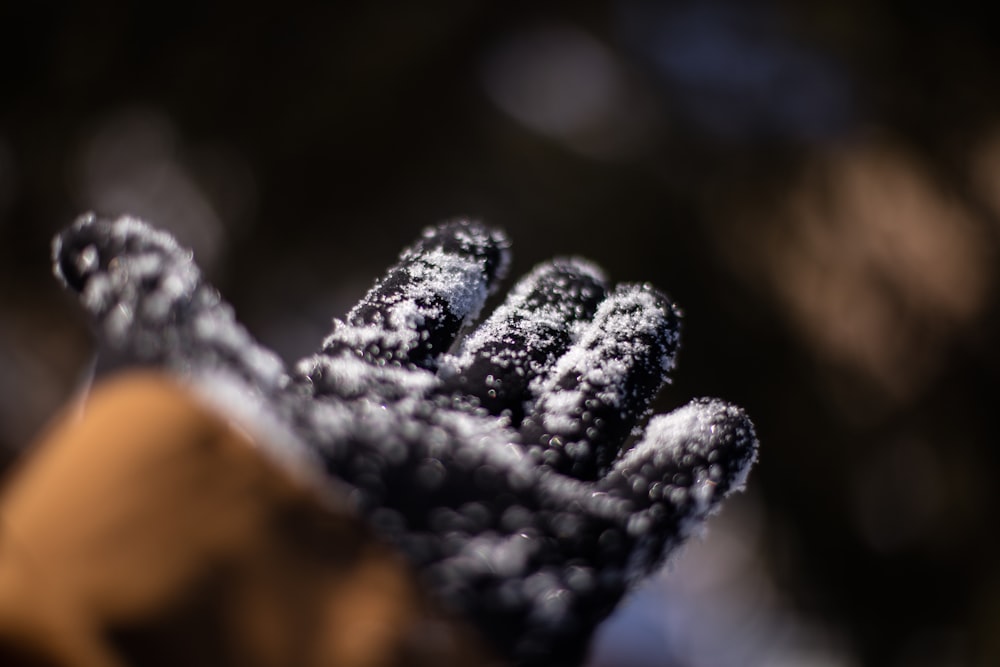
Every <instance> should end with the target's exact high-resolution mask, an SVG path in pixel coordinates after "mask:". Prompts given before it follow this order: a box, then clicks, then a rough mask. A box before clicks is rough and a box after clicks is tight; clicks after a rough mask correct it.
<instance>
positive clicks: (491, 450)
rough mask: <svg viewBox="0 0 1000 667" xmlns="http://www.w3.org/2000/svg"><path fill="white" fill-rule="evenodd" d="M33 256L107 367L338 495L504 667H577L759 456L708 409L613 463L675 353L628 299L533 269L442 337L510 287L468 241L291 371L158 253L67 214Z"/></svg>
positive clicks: (689, 409)
mask: <svg viewBox="0 0 1000 667" xmlns="http://www.w3.org/2000/svg"><path fill="white" fill-rule="evenodd" d="M54 254H55V262H56V273H57V275H58V276H60V277H61V279H62V280H63V281H64V282H65V284H66V285H67V286H68V287H70V288H71V289H73V290H75V291H76V292H78V293H79V295H80V299H81V301H82V303H83V305H84V308H85V309H86V310H87V312H88V313H89V314H90V315H91V316H92V317H93V319H94V322H95V324H96V327H97V331H98V333H99V339H100V342H101V345H102V348H103V353H104V354H106V355H112V356H114V357H115V358H116V359H117V360H119V361H125V362H127V363H133V364H151V365H157V366H161V367H163V368H166V369H168V370H170V371H172V372H174V373H176V374H177V375H179V376H180V377H182V378H184V379H186V380H187V381H188V382H189V383H190V385H191V386H192V387H193V388H194V389H196V390H197V391H198V392H199V393H201V394H202V395H203V396H206V397H207V398H208V399H209V400H212V401H214V402H215V403H216V404H217V405H219V406H220V407H222V409H224V410H227V411H228V412H229V413H230V414H232V415H234V416H235V417H237V418H238V419H239V420H241V421H242V423H243V424H244V425H245V426H247V427H248V428H250V429H251V430H253V431H255V432H256V433H257V434H258V435H260V436H261V437H260V440H261V441H262V442H265V443H270V447H271V449H272V450H273V453H276V454H277V455H278V456H279V457H280V458H281V460H282V461H283V462H284V463H286V464H288V465H291V466H295V467H296V469H297V470H298V471H299V472H300V473H301V474H303V475H308V476H309V479H311V480H313V481H315V480H316V479H320V480H321V483H322V484H324V485H325V487H326V488H333V489H335V490H336V492H337V493H336V494H335V495H337V496H338V497H340V498H343V499H345V500H346V502H348V503H350V505H351V506H352V508H353V509H354V510H355V511H356V512H358V513H359V514H360V515H361V516H363V517H364V518H365V519H366V520H367V521H368V522H369V523H370V524H371V525H372V526H373V528H374V529H375V530H376V532H377V533H378V534H379V535H381V536H382V537H383V538H384V539H386V540H387V541H389V542H390V543H392V544H393V545H395V546H396V548H397V549H398V550H399V551H400V552H401V553H402V554H404V555H405V556H406V557H407V558H408V559H409V561H410V562H411V563H412V565H413V566H414V568H415V571H416V572H418V573H419V575H420V578H421V580H422V581H423V583H424V584H425V586H426V587H427V589H428V590H429V591H430V592H431V593H432V594H433V595H434V596H435V597H436V599H437V600H439V601H440V603H441V604H442V605H444V607H445V608H447V609H449V610H450V611H452V612H454V613H456V614H458V615H460V616H462V617H464V618H466V619H468V620H469V621H470V622H471V623H472V625H473V626H474V627H475V628H476V629H477V630H478V631H479V632H480V633H481V635H482V636H483V638H484V639H486V640H487V642H488V643H489V644H490V645H491V646H492V648H493V649H494V650H495V652H496V653H497V655H500V656H502V657H503V658H505V659H508V660H510V661H511V662H513V663H515V664H521V665H573V664H578V663H579V662H580V661H581V660H582V658H583V655H584V653H585V650H586V646H587V643H588V642H587V640H588V639H589V637H590V635H591V634H592V631H593V630H594V628H595V627H596V625H597V624H598V623H599V622H600V621H601V620H602V619H603V618H605V617H606V616H607V615H608V614H609V613H610V612H611V610H612V609H613V608H614V606H615V605H616V604H617V603H618V601H619V600H620V599H621V597H622V595H623V594H624V593H625V592H626V591H627V590H628V589H629V587H630V586H632V585H634V584H635V583H636V582H638V581H639V580H641V579H642V578H643V577H645V576H647V575H648V574H650V573H651V572H653V571H655V570H656V569H657V568H658V567H659V566H660V565H661V564H662V562H663V561H664V559H665V558H666V557H667V555H668V554H669V553H670V552H671V551H672V550H673V549H674V548H676V547H677V545H678V544H680V542H681V541H682V540H683V539H684V538H685V537H686V536H688V535H689V534H690V533H691V532H692V531H694V530H695V529H696V528H697V527H698V526H699V525H700V523H701V522H702V521H703V520H704V519H705V518H706V517H707V516H708V515H709V514H710V513H711V512H712V511H713V510H714V509H715V508H716V507H717V506H718V504H719V502H720V501H721V500H722V499H723V498H724V497H725V496H726V495H728V494H729V493H730V492H732V491H734V490H736V489H739V488H740V487H741V486H742V485H743V483H744V481H745V479H746V476H747V473H748V471H749V469H750V467H751V465H752V463H753V461H754V459H755V457H756V449H757V442H756V436H755V435H754V430H753V426H752V424H751V423H750V421H749V420H748V419H747V417H746V415H745V414H744V413H743V412H742V411H741V410H740V409H739V408H737V407H734V406H732V405H728V404H726V403H724V402H722V401H719V400H713V399H698V400H695V401H692V402H691V403H689V404H687V405H685V406H683V407H681V408H678V409H677V410H674V411H673V412H671V413H669V414H666V415H661V416H657V417H654V418H653V419H652V420H651V421H649V423H648V425H647V426H646V427H645V429H644V431H642V432H641V435H640V437H639V438H638V439H637V441H636V444H634V445H633V446H632V447H631V448H629V449H627V450H624V451H623V445H624V443H625V441H626V439H627V438H628V436H629V435H630V433H632V432H633V430H636V429H637V426H638V425H641V422H642V421H643V420H644V419H645V417H646V416H647V414H648V412H649V405H650V402H651V401H652V399H653V398H654V396H655V395H656V393H657V391H658V390H659V389H660V387H661V386H662V385H663V383H664V382H666V381H667V373H668V372H669V371H670V370H672V368H673V365H674V356H675V353H676V351H677V348H678V344H679V339H680V329H679V311H678V310H677V308H676V307H675V306H674V304H673V303H671V301H670V300H669V299H668V298H667V297H666V296H665V295H663V294H662V293H661V292H658V291H657V290H655V289H653V288H652V287H650V286H648V285H619V286H617V287H615V288H608V287H607V285H606V281H605V278H604V276H603V274H602V272H601V271H600V270H599V269H598V268H597V267H595V266H594V265H592V264H590V263H588V262H586V261H582V260H576V259H570V260H556V261H552V262H549V263H545V264H542V265H540V266H539V267H537V268H536V269H535V270H534V271H532V272H531V273H529V274H528V275H527V276H525V277H524V278H522V279H521V280H520V282H518V283H517V284H516V285H515V286H514V288H513V289H512V290H511V292H510V293H509V295H508V297H507V299H506V301H505V302H504V303H503V304H502V305H501V306H500V307H499V308H497V310H496V311H495V312H494V313H493V314H492V315H490V316H489V317H488V318H487V319H486V320H485V321H484V322H483V323H482V324H481V325H480V326H479V327H478V328H475V329H473V330H471V332H470V333H468V334H467V335H464V336H462V337H460V338H459V334H460V333H461V332H463V331H466V330H468V327H470V326H471V323H472V322H473V320H474V319H475V318H476V317H477V316H478V313H479V311H480V309H481V308H482V306H483V303H484V302H485V300H486V298H487V296H488V294H489V293H490V292H491V291H492V290H493V289H494V287H495V286H496V284H497V282H498V281H499V280H500V279H501V278H502V277H503V274H504V273H505V271H506V268H507V265H508V242H507V239H506V237H505V236H504V235H503V234H502V233H500V232H497V231H494V230H490V229H488V228H485V227H483V226H481V225H478V224H475V223H471V222H466V221H457V222H450V223H446V224H443V225H440V226H438V227H434V228H431V229H428V230H426V231H425V232H424V234H423V235H422V236H421V238H420V239H419V240H417V241H416V242H415V243H414V244H413V245H412V246H410V247H409V248H408V249H406V250H405V251H404V252H403V253H402V255H401V256H400V261H399V263H398V264H397V265H396V266H394V267H393V268H392V269H390V270H389V272H388V273H387V274H386V275H385V276H384V277H383V278H382V279H381V280H379V281H378V282H377V283H376V284H375V286H374V287H373V288H372V289H371V290H370V291H369V292H368V294H367V295H366V296H365V298H364V299H363V300H362V301H361V303H359V304H358V305H357V306H356V307H355V308H354V309H353V310H351V312H350V313H348V315H347V316H346V318H344V319H343V320H339V319H338V320H334V325H333V330H332V332H331V333H330V335H329V336H328V337H327V338H326V340H324V341H323V344H322V346H321V348H320V350H319V351H318V352H317V353H316V354H314V355H312V356H310V357H307V358H306V359H303V360H302V361H300V362H299V363H298V364H296V365H295V367H294V368H293V369H287V368H286V367H285V365H284V364H283V363H282V361H281V360H280V359H279V358H278V357H277V355H275V354H274V353H272V352H270V351H268V350H266V349H264V348H262V347H261V346H260V345H258V344H257V343H256V342H255V341H254V340H253V338H252V337H251V336H250V335H249V334H248V333H247V331H246V330H245V329H244V328H243V327H242V326H241V325H240V324H238V323H237V322H236V320H235V318H234V316H233V312H232V309H231V308H230V307H229V306H228V305H227V304H226V303H225V302H224V301H223V300H222V299H221V297H220V296H219V293H218V292H217V291H216V290H215V289H214V288H212V287H211V286H210V285H208V284H207V283H206V282H205V281H204V280H203V279H202V277H201V274H200V272H199V271H198V269H197V267H196V266H195V264H194V263H193V261H192V256H191V253H190V252H189V251H187V250H185V249H183V248H181V247H180V246H178V244H177V243H176V242H175V241H174V239H173V238H172V237H170V236H169V235H168V234H166V233H164V232H161V231H156V230H154V229H152V228H150V227H149V226H147V225H146V224H144V223H142V222H140V221H137V220H134V219H131V218H120V219H118V220H114V221H108V220H99V219H97V218H96V217H94V216H92V215H88V216H84V217H82V218H81V219H79V220H78V221H77V222H76V223H75V224H74V225H73V226H72V227H71V228H69V229H68V230H67V231H65V232H64V233H63V234H61V235H60V236H59V237H58V238H57V239H56V241H55V244H54ZM456 338H458V340H457V342H456Z"/></svg>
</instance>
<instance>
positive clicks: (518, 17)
mask: <svg viewBox="0 0 1000 667" xmlns="http://www.w3.org/2000/svg"><path fill="white" fill-rule="evenodd" d="M354 4H355V5H356V6H351V7H347V6H343V7H341V6H336V5H335V4H334V3H330V4H315V5H302V6H299V5H297V4H296V3H292V2H285V3H276V4H275V6H273V7H265V6H263V3H262V6H260V7H257V6H255V5H254V4H253V3H249V4H248V3H243V2H239V3H237V2H221V3H216V4H212V5H208V4H203V3H194V2H184V1H177V0H175V1H172V2H169V3H167V2H152V1H151V2H145V3H141V5H140V4H139V3H137V6H131V5H127V4H125V3H121V2H94V3H88V5H89V6H87V7H86V8H84V7H82V6H81V7H79V8H77V9H75V10H70V9H66V8H64V7H63V6H62V3H58V2H45V1H41V2H33V3H28V2H22V3H15V2H7V3H3V4H2V5H0V7H2V8H0V451H2V452H3V456H2V458H3V461H4V463H3V465H4V466H7V465H9V464H10V463H11V462H12V461H14V460H15V459H16V458H17V455H18V452H19V451H20V449H21V448H23V447H24V446H25V445H26V444H27V443H28V442H30V440H31V439H32V438H33V436H34V435H35V434H37V433H38V431H39V429H40V428H41V427H42V426H43V425H44V423H45V422H46V420H47V419H48V418H49V417H50V416H51V415H52V414H53V411H54V410H56V409H57V407H58V406H59V405H60V404H62V403H63V402H64V401H66V400H67V399H68V397H70V396H71V395H72V392H73V391H74V388H75V387H76V386H77V384H78V382H79V381H80V379H81V377H83V376H84V374H85V372H86V368H87V366H88V364H89V362H90V358H91V354H92V341H91V338H90V336H89V333H88V331H87V328H86V325H85V323H84V321H83V319H82V316H81V314H80V311H79V309H78V308H76V307H75V305H74V304H73V303H72V300H71V299H70V298H69V297H68V296H66V295H64V294H62V293H61V291H60V289H59V288H58V286H57V285H56V282H55V281H54V279H53V278H52V276H51V270H50V265H49V252H50V250H49V240H50V238H51V237H52V235H53V234H54V233H55V232H56V231H57V230H58V229H60V228H61V227H63V226H65V225H67V224H69V223H70V222H71V221H72V219H73V218H74V217H75V216H76V215H77V214H79V213H81V212H83V211H86V210H96V211H98V212H100V213H103V214H106V215H116V214H119V213H124V212H128V213H132V214H135V215H138V216H141V217H144V218H147V219H148V220H150V221H152V222H154V223H156V224H157V225H159V226H162V227H165V228H167V229H169V230H171V231H172V232H173V233H174V234H175V235H177V236H178V237H179V238H180V239H181V240H182V241H183V242H184V243H185V244H187V245H189V246H190V247H192V248H193V249H194V251H195V256H196V259H197V260H198V262H199V263H200V264H201V266H202V267H204V268H205V269H206V271H207V273H208V274H209V277H210V278H211V280H213V281H214V282H215V283H216V284H217V285H218V286H219V287H220V289H221V290H222V291H223V293H224V294H226V295H227V296H228V297H229V299H230V300H231V301H232V302H233V304H234V306H235V308H236V310H237V312H238V313H239V315H240V317H241V319H242V320H243V322H244V323H245V324H246V325H247V326H248V328H249V329H250V330H251V331H252V332H253V333H254V334H255V335H257V336H258V337H259V338H260V339H261V340H263V341H264V342H265V343H266V344H268V345H270V346H272V347H274V348H275V349H276V350H278V351H279V352H280V353H281V354H282V355H283V356H285V357H286V359H293V358H296V357H298V356H299V355H302V354H305V353H306V352H308V351H310V350H311V349H312V348H313V347H314V346H315V345H316V344H317V343H318V341H319V340H320V338H321V337H322V336H323V334H324V333H325V332H326V330H327V328H328V325H329V320H330V317H331V316H333V315H335V314H341V313H343V312H344V311H345V310H346V309H347V308H348V307H349V306H350V304H351V303H352V301H353V300H355V299H357V298H358V297H360V296H361V295H362V294H363V293H364V291H365V290H366V289H367V287H368V286H369V285H370V283H371V281H372V280H373V278H374V277H376V276H377V275H379V274H380V273H381V272H382V271H383V270H384V268H385V267H386V266H388V264H390V263H391V262H392V261H393V259H394V258H395V255H396V253H397V252H398V250H399V249H400V248H401V247H402V246H403V245H404V244H406V243H407V242H409V240H411V239H412V238H413V237H414V236H415V235H416V234H417V233H418V232H419V230H420V229H421V228H422V227H424V226H425V225H428V224H431V223H434V222H436V221H439V220H442V219H444V218H449V217H454V216H460V215H464V216H471V217H476V218H480V219H483V220H485V221H487V222H489V223H491V224H493V225H496V226H499V227H503V228H505V229H506V230H507V231H508V232H509V234H510V236H511V237H512V239H513V242H514V250H515V263H514V266H513V269H514V274H515V275H516V274H518V273H522V272H524V271H526V270H528V269H529V268H530V267H531V266H532V265H534V264H535V263H537V262H539V261H542V260H544V259H547V258H549V257H551V256H553V255H569V254H573V255H582V256H586V257H589V258H592V259H594V260H595V261H597V262H599V263H600V264H602V265H603V266H604V267H605V268H606V269H607V271H608V273H609V274H610V275H611V276H612V278H613V279H615V280H618V281H624V280H628V281H649V282H652V283H655V284H656V285H658V286H660V287H662V288H664V289H666V290H667V291H668V292H669V293H670V294H671V295H672V296H673V297H674V298H675V299H676V300H677V301H678V302H679V303H680V304H681V306H682V307H683V309H684V312H685V330H684V346H683V348H682V350H681V355H680V358H679V368H678V372H677V374H676V378H675V381H674V384H673V385H672V386H671V387H669V388H668V390H667V391H666V392H665V393H664V395H663V396H662V397H661V399H660V401H659V404H658V406H659V410H661V411H662V410H667V409H670V408H671V407H673V406H676V405H678V404H681V403H683V402H686V400H687V399H688V398H690V397H691V396H695V395H714V396H720V397H723V398H726V399H728V400H731V401H734V402H736V403H739V404H741V405H743V406H745V407H746V408H747V410H748V411H749V413H750V415H751V416H752V418H753V419H754V421H755V422H756V425H757V428H758V433H759V435H760V439H761V443H762V449H761V458H760V462H759V465H758V466H757V468H756V469H755V470H754V472H753V474H752V475H751V478H750V484H749V488H748V490H747V493H746V494H744V495H743V496H741V497H739V498H738V499H736V500H735V501H734V502H731V503H729V505H728V506H727V507H726V508H725V510H724V511H723V512H722V513H721V514H720V515H718V516H717V517H715V518H714V519H713V521H712V524H711V526H710V530H709V532H708V533H707V535H706V536H705V538H704V539H703V540H701V541H698V542H696V543H694V544H692V545H690V546H689V547H688V548H687V549H686V550H684V551H683V552H682V554H681V555H680V556H679V557H678V558H677V559H676V560H675V561H674V562H673V563H672V566H671V569H670V570H669V571H668V572H667V573H666V574H665V576H663V577H661V578H657V579H655V580H654V581H651V582H650V583H649V584H648V585H647V586H645V587H644V588H643V589H642V590H640V591H637V592H636V594H634V595H633V596H632V597H631V598H630V599H629V601H628V603H627V604H626V605H624V606H623V607H622V608H621V609H620V611H619V612H618V613H617V614H616V615H615V616H614V617H612V618H611V619H610V620H609V621H608V623H606V624H605V626H603V627H602V630H601V632H600V634H599V636H598V639H597V642H596V645H595V649H594V654H593V656H592V658H591V664H592V666H593V667H597V666H598V665H600V666H612V665H621V666H624V667H628V666H632V667H643V666H652V665H666V666H678V667H680V666H684V667H695V666H706V667H707V666H713V667H717V666H728V665H734V666H735V665H749V666H756V665H782V666H784V665H789V666H790V665H807V666H823V667H827V666H830V667H833V666H838V667H839V666H852V667H853V666H867V665H873V666H874V665H879V666H886V665H887V666H890V667H896V666H904V665H905V666H910V665H917V666H923V665H928V666H930V665H934V666H942V665H943V666H952V665H996V664H1000V539H998V531H997V523H996V522H997V520H996V516H997V514H998V510H1000V488H998V485H997V484H996V482H995V480H996V478H997V474H998V472H1000V453H998V451H997V446H996V445H997V437H996V435H995V428H996V427H995V424H996V421H997V417H996V412H995V408H994V405H993V400H992V399H989V398H988V393H989V391H990V390H991V388H992V387H993V386H994V385H995V384H996V380H997V377H998V361H1000V358H998V348H997V345H996V339H997V333H998V327H1000V321H998V315H1000V310H998V307H997V304H998V301H997V298H996V296H997V288H998V281H1000V275H998V269H997V262H996V259H997V253H998V250H1000V79H998V78H997V76H996V71H997V67H998V66H1000V41H998V40H997V39H996V38H997V36H998V34H997V31H996V28H995V25H994V24H993V23H992V22H991V21H989V20H987V15H986V14H985V13H984V12H985V9H984V8H983V7H980V6H978V5H977V4H976V3H971V2H965V1H964V0H953V1H952V2H949V3H940V2H921V1H910V2H890V1H887V0H882V1H872V0H865V1H861V0H818V1H816V2H812V3H796V2H779V1H778V0H709V1H706V2H673V1H669V0H661V1H659V2H652V1H650V2H643V1H640V0H603V1H576V2H565V3H528V2H525V3H517V2H509V1H508V2H493V1H488V0H455V1H453V2H431V3H420V6H418V3H400V6H398V7H395V8H390V7H388V6H387V5H386V4H384V3H369V5H365V4H364V3H354ZM81 5H82V3H81Z"/></svg>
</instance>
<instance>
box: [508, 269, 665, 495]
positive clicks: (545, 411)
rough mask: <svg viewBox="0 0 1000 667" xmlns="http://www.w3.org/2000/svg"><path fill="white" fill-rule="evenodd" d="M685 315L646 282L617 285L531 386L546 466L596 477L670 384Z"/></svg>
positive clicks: (535, 430)
mask: <svg viewBox="0 0 1000 667" xmlns="http://www.w3.org/2000/svg"><path fill="white" fill-rule="evenodd" d="M679 318H680V313H679V311H678V310H677V308H676V306H674V305H673V304H672V303H671V302H670V300H669V299H668V298H667V297H666V296H665V295H663V294H662V293H659V292H657V291H655V290H654V289H652V288H651V287H649V286H647V285H642V286H639V285H624V286H620V287H618V288H617V289H616V290H615V291H614V293H613V294H611V295H610V296H609V297H608V298H607V299H605V300H604V301H603V302H602V303H601V305H600V307H599V308H598V309H597V313H596V314H595V315H594V319H593V322H591V323H590V324H589V325H588V326H587V327H586V328H585V329H584V330H583V332H582V335H581V336H580V339H579V340H578V341H577V342H576V344H575V345H573V347H572V348H570V349H569V351H568V352H566V354H564V355H563V356H562V357H561V358H560V359H559V360H558V361H557V362H556V364H555V366H554V367H553V368H552V369H551V371H550V372H549V373H547V374H546V375H544V376H541V377H539V379H538V380H536V381H535V384H536V386H534V387H532V390H533V393H534V394H535V395H536V396H538V397H539V398H538V401H537V402H536V404H535V406H534V409H533V410H532V412H531V414H530V415H529V418H528V423H527V424H526V425H525V429H524V430H525V431H526V433H527V434H528V436H529V437H528V443H529V444H531V445H534V448H533V449H534V451H535V452H536V453H537V455H538V456H539V458H540V459H541V460H542V461H543V462H545V463H546V464H549V465H552V466H554V467H555V468H557V469H558V470H560V471H563V472H569V473H571V474H573V475H574V476H577V477H587V478H593V477H594V476H595V475H597V474H598V473H599V472H600V471H601V470H603V469H604V468H605V467H606V466H607V465H608V464H610V462H611V460H612V459H613V458H614V457H615V455H616V454H617V453H618V452H617V447H616V446H612V447H608V446H604V444H605V443H606V444H615V443H617V444H620V443H621V442H622V441H624V439H625V438H626V437H627V436H628V434H629V432H630V431H631V429H632V427H633V425H634V424H635V422H636V420H637V419H638V418H639V417H640V416H642V415H643V413H644V412H645V411H646V409H647V408H648V406H649V403H650V401H651V400H652V399H653V397H655V395H656V393H657V391H658V390H659V388H660V387H661V386H662V385H663V384H664V383H665V382H667V381H668V375H667V373H668V372H669V371H670V370H672V369H673V367H674V355H675V354H676V351H677V347H678V345H679V343H680V319H679Z"/></svg>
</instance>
